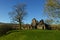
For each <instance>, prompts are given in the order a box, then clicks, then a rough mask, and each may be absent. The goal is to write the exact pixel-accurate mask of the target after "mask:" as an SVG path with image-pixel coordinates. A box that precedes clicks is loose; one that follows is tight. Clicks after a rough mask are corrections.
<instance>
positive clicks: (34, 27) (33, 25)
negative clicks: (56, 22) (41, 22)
mask: <svg viewBox="0 0 60 40" xmlns="http://www.w3.org/2000/svg"><path fill="white" fill-rule="evenodd" d="M37 24H38V21H37V20H36V19H35V18H33V19H32V23H31V26H32V29H37Z"/></svg>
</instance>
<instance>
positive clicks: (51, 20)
mask: <svg viewBox="0 0 60 40" xmlns="http://www.w3.org/2000/svg"><path fill="white" fill-rule="evenodd" d="M53 22H54V20H53V19H46V20H45V23H46V24H52V23H53Z"/></svg>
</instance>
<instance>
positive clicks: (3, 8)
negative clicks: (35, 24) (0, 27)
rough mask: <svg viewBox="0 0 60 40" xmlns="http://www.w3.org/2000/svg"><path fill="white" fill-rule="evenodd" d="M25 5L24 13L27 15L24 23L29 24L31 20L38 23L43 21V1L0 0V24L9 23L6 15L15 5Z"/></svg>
mask: <svg viewBox="0 0 60 40" xmlns="http://www.w3.org/2000/svg"><path fill="white" fill-rule="evenodd" d="M19 2H20V3H26V5H27V6H26V8H27V9H26V11H27V13H28V15H27V16H26V18H25V19H24V23H31V21H32V19H33V18H36V19H37V20H38V21H39V20H41V19H45V17H44V16H43V13H44V12H43V10H44V3H45V0H0V22H10V18H9V15H8V13H9V12H10V11H12V8H13V6H14V5H16V4H17V3H19Z"/></svg>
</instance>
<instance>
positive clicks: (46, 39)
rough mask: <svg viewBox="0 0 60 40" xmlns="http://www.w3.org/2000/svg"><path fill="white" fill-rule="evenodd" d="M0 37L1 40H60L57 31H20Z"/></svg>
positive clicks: (59, 32) (59, 34) (59, 33)
mask: <svg viewBox="0 0 60 40" xmlns="http://www.w3.org/2000/svg"><path fill="white" fill-rule="evenodd" d="M11 32H12V33H10V34H8V35H4V36H2V37H0V40H60V31H56V30H20V31H11Z"/></svg>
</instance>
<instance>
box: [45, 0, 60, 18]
mask: <svg viewBox="0 0 60 40" xmlns="http://www.w3.org/2000/svg"><path fill="white" fill-rule="evenodd" d="M44 11H45V12H46V15H48V17H50V18H60V0H46V3H45V9H44Z"/></svg>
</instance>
